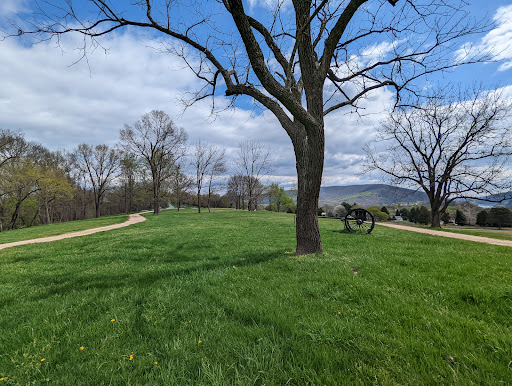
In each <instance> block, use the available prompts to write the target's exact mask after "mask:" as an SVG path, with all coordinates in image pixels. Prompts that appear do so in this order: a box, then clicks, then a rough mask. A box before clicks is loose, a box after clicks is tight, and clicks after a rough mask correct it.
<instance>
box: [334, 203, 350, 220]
mask: <svg viewBox="0 0 512 386" xmlns="http://www.w3.org/2000/svg"><path fill="white" fill-rule="evenodd" d="M333 213H334V217H336V218H343V217H345V216H346V215H347V213H348V211H347V209H346V208H345V207H344V206H343V205H336V206H335V207H334V210H333Z"/></svg>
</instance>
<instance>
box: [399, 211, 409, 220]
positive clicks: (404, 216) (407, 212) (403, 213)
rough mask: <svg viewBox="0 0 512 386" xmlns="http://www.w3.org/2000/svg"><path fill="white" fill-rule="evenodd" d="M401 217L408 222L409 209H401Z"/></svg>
mask: <svg viewBox="0 0 512 386" xmlns="http://www.w3.org/2000/svg"><path fill="white" fill-rule="evenodd" d="M400 216H402V218H403V219H404V220H407V219H408V218H409V209H407V208H402V209H400Z"/></svg>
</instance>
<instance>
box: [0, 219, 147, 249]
mask: <svg viewBox="0 0 512 386" xmlns="http://www.w3.org/2000/svg"><path fill="white" fill-rule="evenodd" d="M141 213H146V212H141ZM143 221H146V218H145V217H142V216H141V215H140V213H135V214H131V215H130V217H129V218H128V220H126V221H125V222H123V223H121V224H114V225H106V226H104V227H99V228H92V229H86V230H83V231H78V232H72V233H64V234H62V235H57V236H49V237H41V238H39V239H32V240H23V241H16V242H13V243H6V244H0V250H2V249H6V248H11V247H17V246H19V245H26V244H38V243H49V242H51V241H57V240H64V239H70V238H72V237H80V236H87V235H92V234H94V233H98V232H105V231H110V230H112V229H119V228H124V227H127V226H130V225H132V224H137V223H139V222H143Z"/></svg>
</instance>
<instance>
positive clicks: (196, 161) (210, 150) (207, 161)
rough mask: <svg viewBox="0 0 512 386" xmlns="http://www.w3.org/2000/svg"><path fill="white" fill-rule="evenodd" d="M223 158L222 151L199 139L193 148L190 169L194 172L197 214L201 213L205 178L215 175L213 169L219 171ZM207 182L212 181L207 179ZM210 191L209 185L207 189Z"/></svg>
mask: <svg viewBox="0 0 512 386" xmlns="http://www.w3.org/2000/svg"><path fill="white" fill-rule="evenodd" d="M223 158H224V150H222V149H219V148H218V147H216V146H213V145H211V144H208V143H206V142H205V141H204V140H202V139H200V140H199V141H197V143H196V145H195V146H194V150H193V154H192V167H193V168H194V170H195V172H196V178H195V181H194V183H195V184H194V185H195V188H196V194H197V212H198V213H201V189H202V188H203V184H204V182H205V178H208V177H210V175H211V173H214V174H216V171H215V172H214V171H212V170H213V169H219V168H220V167H221V166H222V159H223ZM209 181H212V179H211V178H209ZM208 189H209V191H210V190H211V184H210V185H209V187H208ZM209 197H210V194H209V195H208V210H210V201H209Z"/></svg>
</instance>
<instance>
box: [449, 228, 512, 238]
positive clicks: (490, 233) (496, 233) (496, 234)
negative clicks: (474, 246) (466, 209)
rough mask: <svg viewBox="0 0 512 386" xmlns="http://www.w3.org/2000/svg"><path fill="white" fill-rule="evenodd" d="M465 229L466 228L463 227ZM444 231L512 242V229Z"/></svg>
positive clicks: (453, 229) (452, 229)
mask: <svg viewBox="0 0 512 386" xmlns="http://www.w3.org/2000/svg"><path fill="white" fill-rule="evenodd" d="M462 228H465V227H462ZM442 230H443V231H446V232H452V233H463V234H465V235H472V236H481V237H490V238H491V239H499V240H511V241H512V229H510V228H504V229H498V228H477V227H475V229H457V228H443V229H442Z"/></svg>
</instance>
